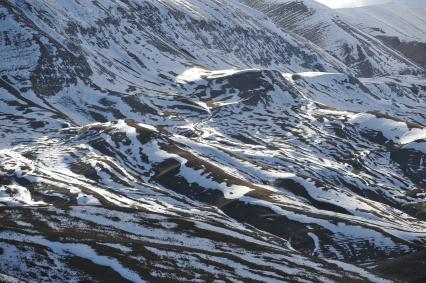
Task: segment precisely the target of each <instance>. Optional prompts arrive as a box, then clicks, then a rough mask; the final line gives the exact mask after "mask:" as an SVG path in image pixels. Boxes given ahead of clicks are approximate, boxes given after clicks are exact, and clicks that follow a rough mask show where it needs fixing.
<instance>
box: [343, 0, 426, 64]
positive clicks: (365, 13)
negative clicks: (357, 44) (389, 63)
mask: <svg viewBox="0 0 426 283" xmlns="http://www.w3.org/2000/svg"><path fill="white" fill-rule="evenodd" d="M417 5H420V4H418V3H413V4H411V5H404V4H401V3H387V4H382V5H373V6H366V7H360V8H350V9H340V10H339V12H340V13H342V14H344V17H345V19H347V21H348V22H350V23H351V24H353V25H355V26H357V27H358V28H360V29H361V30H363V31H364V32H366V33H368V34H370V35H372V36H374V37H375V38H378V39H379V40H381V41H382V42H383V43H384V44H386V45H387V46H389V47H390V48H393V49H395V50H397V51H398V52H400V53H401V54H403V55H404V56H405V57H406V58H408V59H410V60H411V61H413V62H415V63H416V64H417V65H419V66H421V67H423V68H426V59H425V56H424V54H425V52H426V10H425V9H422V8H419V7H418V6H417ZM425 5H426V4H423V6H425ZM425 8H426V6H425ZM396 23H398V24H396Z"/></svg>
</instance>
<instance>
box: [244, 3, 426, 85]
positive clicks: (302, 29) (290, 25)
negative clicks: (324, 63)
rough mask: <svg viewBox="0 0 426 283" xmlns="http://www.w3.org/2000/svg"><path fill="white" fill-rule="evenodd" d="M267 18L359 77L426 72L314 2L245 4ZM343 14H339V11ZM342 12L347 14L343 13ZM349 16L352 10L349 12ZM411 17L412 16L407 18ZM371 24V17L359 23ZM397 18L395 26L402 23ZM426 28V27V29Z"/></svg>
mask: <svg viewBox="0 0 426 283" xmlns="http://www.w3.org/2000/svg"><path fill="white" fill-rule="evenodd" d="M243 2H244V3H246V4H247V5H249V6H251V7H253V8H255V9H258V10H260V11H262V12H264V13H265V14H267V15H268V16H269V17H270V18H271V19H272V20H273V21H274V22H275V23H276V24H277V25H278V26H279V27H280V28H282V29H283V30H286V31H290V32H293V33H296V34H298V35H300V36H302V37H304V38H305V39H307V40H308V41H311V42H313V43H314V44H316V45H318V46H320V47H321V48H323V49H324V50H325V51H327V52H328V53H329V54H330V55H332V56H333V57H335V58H336V59H338V60H340V61H341V62H343V63H344V64H345V65H347V66H348V67H349V68H350V69H352V70H353V71H354V72H355V74H356V75H358V76H361V77H373V76H381V75H401V74H410V73H411V74H413V73H419V72H424V66H422V65H421V64H420V63H419V62H417V61H414V60H412V58H411V57H407V58H406V57H405V56H404V53H400V52H399V51H400V50H394V49H393V48H392V46H389V45H388V44H387V43H384V42H382V41H380V40H379V39H378V38H376V37H374V36H373V35H371V34H370V33H369V32H368V31H365V30H364V29H360V28H359V26H358V24H352V21H349V20H347V18H346V16H344V15H343V14H341V13H340V12H337V11H336V10H333V9H331V8H328V7H327V6H325V5H322V4H320V3H318V2H316V1H315V0H303V1H301V0H243ZM339 11H340V10H339ZM342 11H344V10H343V9H342ZM346 11H347V14H351V15H353V13H352V9H348V10H346ZM406 16H407V17H409V15H406ZM366 17H367V21H369V22H371V20H370V18H369V16H365V17H364V18H359V17H357V16H356V15H355V16H354V18H356V21H359V22H364V21H366V19H365V18H366ZM403 21H404V19H401V18H398V20H397V21H396V22H398V23H399V22H403ZM425 27H426V26H425Z"/></svg>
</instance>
